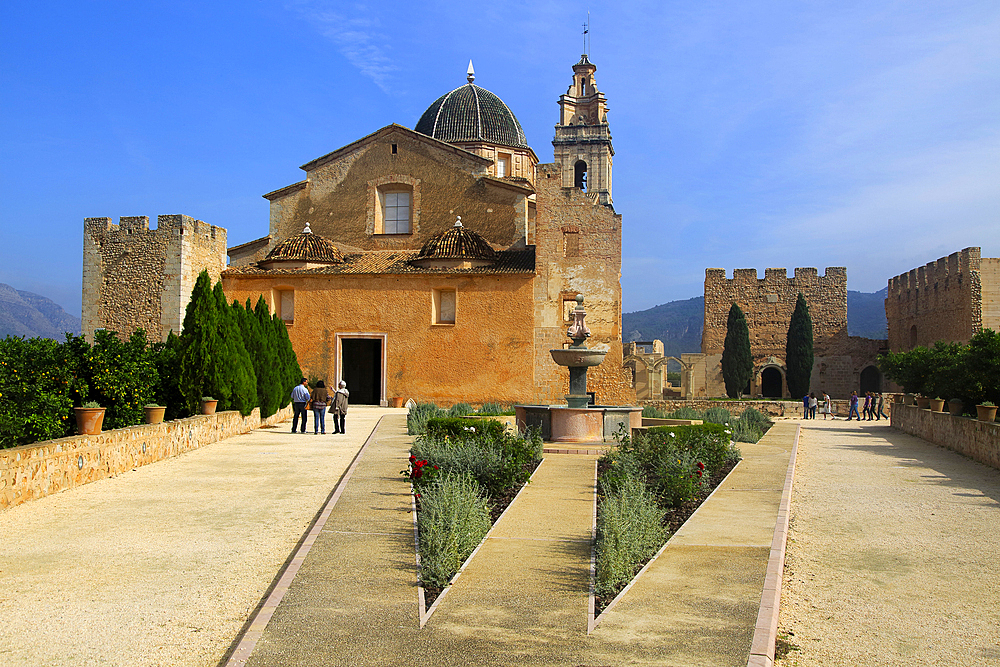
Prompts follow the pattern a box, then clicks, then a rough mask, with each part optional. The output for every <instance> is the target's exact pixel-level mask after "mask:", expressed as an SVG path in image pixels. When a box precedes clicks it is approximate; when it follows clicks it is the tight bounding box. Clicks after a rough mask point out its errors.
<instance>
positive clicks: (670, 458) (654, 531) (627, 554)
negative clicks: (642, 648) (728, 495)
mask: <svg viewBox="0 0 1000 667" xmlns="http://www.w3.org/2000/svg"><path fill="white" fill-rule="evenodd" d="M732 436H733V430H732V429H731V428H729V426H728V425H727V424H703V425H700V426H660V427H655V428H651V429H649V431H647V432H646V433H645V434H637V435H636V436H635V437H634V438H630V437H627V436H624V437H622V438H621V441H620V446H619V447H617V448H616V449H614V450H612V451H611V452H609V453H608V454H606V455H605V456H603V457H601V459H600V460H599V462H598V477H597V492H598V496H597V502H598V506H597V548H596V551H597V574H596V580H595V582H594V594H595V598H596V600H595V602H596V605H595V606H596V611H597V613H600V611H601V610H603V609H604V608H605V607H606V606H607V605H608V604H609V603H610V602H611V600H613V599H614V598H615V596H616V595H618V593H619V592H621V590H622V589H623V588H624V587H625V586H626V585H627V584H628V582H629V581H631V580H632V578H633V577H634V576H635V575H636V573H637V572H638V571H639V570H640V569H641V568H642V566H643V565H644V564H645V563H646V562H648V561H649V560H650V559H651V558H652V557H653V556H654V555H655V554H656V552H657V551H658V550H659V549H660V547H662V546H663V544H664V543H665V542H666V541H667V539H668V538H669V537H670V535H671V534H672V533H673V532H674V531H676V530H677V529H678V528H679V527H680V526H681V525H682V524H683V523H684V521H686V520H687V518H688V517H690V516H691V514H693V513H694V511H695V510H696V509H697V508H698V506H699V505H700V504H701V503H702V502H703V501H704V500H705V498H707V497H708V496H709V494H710V493H711V492H712V490H713V489H715V487H716V486H718V485H719V483H721V482H722V480H723V479H725V477H726V475H728V474H729V472H730V471H731V470H732V469H733V467H734V466H735V465H736V463H737V462H738V461H739V458H740V453H739V449H737V448H736V447H735V446H734V444H733V443H732V441H731V437H732Z"/></svg>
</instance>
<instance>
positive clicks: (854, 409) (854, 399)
mask: <svg viewBox="0 0 1000 667" xmlns="http://www.w3.org/2000/svg"><path fill="white" fill-rule="evenodd" d="M851 417H857V418H858V421H861V417H860V416H859V415H858V392H856V391H852V392H851V411H850V412H849V413H848V414H847V421H851Z"/></svg>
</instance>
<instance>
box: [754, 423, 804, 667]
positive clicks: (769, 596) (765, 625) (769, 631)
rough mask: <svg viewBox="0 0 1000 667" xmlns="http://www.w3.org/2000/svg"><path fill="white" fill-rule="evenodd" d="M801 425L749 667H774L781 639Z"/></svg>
mask: <svg viewBox="0 0 1000 667" xmlns="http://www.w3.org/2000/svg"><path fill="white" fill-rule="evenodd" d="M801 433H802V425H801V424H799V425H797V426H796V428H795V444H794V445H792V455H791V456H790V457H789V460H788V472H787V473H786V474H785V486H784V488H783V489H782V491H781V503H780V504H779V505H778V519H777V522H776V523H775V526H774V537H773V539H772V540H771V553H770V556H769V557H768V559H767V574H765V576H764V590H763V592H762V593H761V596H760V610H759V611H758V612H757V624H756V626H755V627H754V631H753V640H752V641H751V642H750V657H749V659H748V660H747V667H771V665H773V664H774V646H775V642H776V641H777V639H778V607H779V606H780V603H781V575H782V571H783V570H784V568H785V545H786V543H787V542H788V520H789V511H790V507H791V503H792V484H793V483H794V480H795V457H796V454H797V453H798V449H799V435H800V434H801Z"/></svg>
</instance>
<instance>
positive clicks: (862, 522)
mask: <svg viewBox="0 0 1000 667" xmlns="http://www.w3.org/2000/svg"><path fill="white" fill-rule="evenodd" d="M802 424H803V432H802V436H801V438H800V441H799V450H798V463H797V466H796V477H795V489H794V493H793V496H792V523H791V530H790V537H789V542H788V552H787V557H786V568H785V582H784V584H785V585H784V590H783V595H782V605H781V616H780V621H781V631H782V632H785V633H787V634H788V635H789V636H788V640H789V641H790V642H791V643H792V644H794V645H796V646H798V647H799V650H794V651H792V652H791V653H790V654H789V656H788V658H786V659H785V660H783V661H780V662H779V663H778V664H779V665H784V666H786V667H790V666H802V667H806V666H813V665H878V666H880V667H881V666H895V665H900V666H902V665H907V666H909V665H981V666H988V665H992V666H996V665H1000V559H998V555H997V540H998V536H1000V471H997V470H995V469H992V468H988V467H986V466H984V465H982V464H979V463H976V462H974V461H972V460H971V459H967V458H964V457H962V456H960V455H958V454H956V453H954V452H951V451H949V450H947V449H944V448H941V447H937V446H935V445H933V444H930V443H928V442H926V441H924V440H920V439H918V438H915V437H913V436H909V435H906V434H904V433H901V432H899V431H897V430H895V429H892V428H891V427H889V426H887V425H885V423H884V422H882V423H878V422H875V423H868V422H864V423H861V424H859V423H858V422H854V421H852V422H845V421H843V420H837V421H830V422H825V421H823V420H816V421H803V422H802Z"/></svg>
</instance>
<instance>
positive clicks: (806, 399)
mask: <svg viewBox="0 0 1000 667" xmlns="http://www.w3.org/2000/svg"><path fill="white" fill-rule="evenodd" d="M802 418H803V419H809V394H806V395H805V396H803V397H802Z"/></svg>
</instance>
